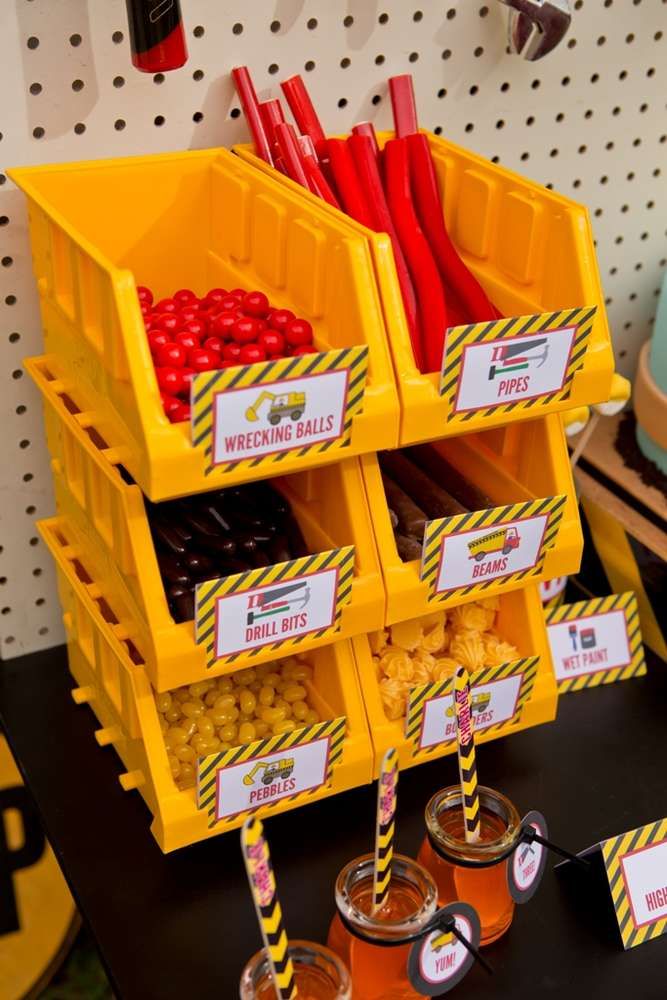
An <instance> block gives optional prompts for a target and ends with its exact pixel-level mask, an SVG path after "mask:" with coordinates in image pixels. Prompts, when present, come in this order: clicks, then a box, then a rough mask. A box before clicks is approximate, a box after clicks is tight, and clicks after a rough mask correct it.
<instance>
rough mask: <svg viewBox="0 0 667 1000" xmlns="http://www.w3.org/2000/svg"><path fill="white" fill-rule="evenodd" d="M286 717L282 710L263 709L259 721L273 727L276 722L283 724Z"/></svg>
mask: <svg viewBox="0 0 667 1000" xmlns="http://www.w3.org/2000/svg"><path fill="white" fill-rule="evenodd" d="M286 717H287V713H286V712H285V709H284V708H275V707H274V708H263V709H262V714H261V719H262V722H266V723H268V725H269V726H273V725H275V724H276V722H283V720H284V719H285V718H286Z"/></svg>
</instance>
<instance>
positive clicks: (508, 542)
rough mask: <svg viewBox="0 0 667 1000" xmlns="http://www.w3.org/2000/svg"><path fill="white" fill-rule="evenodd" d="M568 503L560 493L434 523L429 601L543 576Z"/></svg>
mask: <svg viewBox="0 0 667 1000" xmlns="http://www.w3.org/2000/svg"><path fill="white" fill-rule="evenodd" d="M566 499H567V498H566V497H565V495H563V494H560V495H559V496H555V497H543V498H542V499H540V500H526V501H524V502H522V503H515V504H508V505H507V506H505V507H493V508H491V509H489V510H481V511H479V510H478V511H471V512H469V513H467V514H455V515H454V516H453V517H442V518H438V519H437V520H435V521H429V522H428V524H427V525H426V531H425V532H424V546H423V550H422V551H423V554H422V563H421V572H420V575H421V579H422V580H424V581H425V582H426V583H428V585H429V591H430V593H429V601H442V600H444V599H445V598H449V597H451V596H452V595H453V594H457V595H459V596H461V597H472V596H474V595H475V594H477V593H483V592H484V591H485V590H487V589H488V587H489V586H490V585H491V584H492V583H495V582H496V581H497V580H503V581H504V582H508V581H510V580H511V581H514V582H518V581H519V580H525V579H527V578H529V577H532V576H539V574H540V573H541V572H542V565H543V562H544V556H545V554H546V552H547V550H548V549H550V548H551V547H552V546H553V545H554V543H555V541H556V535H557V534H558V529H559V527H560V523H561V520H562V517H563V511H564V508H565V502H566Z"/></svg>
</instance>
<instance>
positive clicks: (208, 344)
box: [203, 337, 225, 354]
mask: <svg viewBox="0 0 667 1000" xmlns="http://www.w3.org/2000/svg"><path fill="white" fill-rule="evenodd" d="M203 346H204V347H205V348H206V350H207V351H217V352H218V354H222V352H223V349H224V346H225V342H224V340H223V339H222V337H208V338H207V339H206V340H205V341H204V344H203Z"/></svg>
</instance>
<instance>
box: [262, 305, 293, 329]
mask: <svg viewBox="0 0 667 1000" xmlns="http://www.w3.org/2000/svg"><path fill="white" fill-rule="evenodd" d="M268 319H269V326H270V327H273V329H274V330H280V332H281V333H284V332H285V330H286V329H287V327H288V326H289V324H290V323H291V322H292V320H293V319H296V316H295V315H294V313H293V312H292V310H291V309H274V310H273V312H272V313H271V314H270V315H269V317H268Z"/></svg>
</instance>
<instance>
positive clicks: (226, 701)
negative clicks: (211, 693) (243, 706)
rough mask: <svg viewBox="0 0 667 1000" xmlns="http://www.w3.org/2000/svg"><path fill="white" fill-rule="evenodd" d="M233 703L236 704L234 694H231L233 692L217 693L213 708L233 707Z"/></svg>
mask: <svg viewBox="0 0 667 1000" xmlns="http://www.w3.org/2000/svg"><path fill="white" fill-rule="evenodd" d="M235 704H236V696H235V695H233V694H223V695H219V696H218V697H217V698H216V699H215V705H214V706H213V707H214V708H219V709H225V708H233V707H234V705H235Z"/></svg>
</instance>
